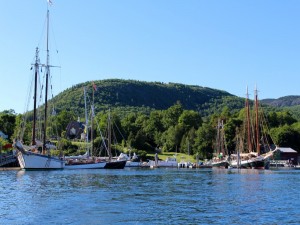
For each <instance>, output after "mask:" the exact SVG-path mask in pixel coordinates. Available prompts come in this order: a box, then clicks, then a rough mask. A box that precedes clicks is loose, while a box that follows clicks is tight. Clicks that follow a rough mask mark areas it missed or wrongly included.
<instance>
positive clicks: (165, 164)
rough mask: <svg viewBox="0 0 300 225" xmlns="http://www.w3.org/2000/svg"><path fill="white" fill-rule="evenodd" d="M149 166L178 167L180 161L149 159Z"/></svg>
mask: <svg viewBox="0 0 300 225" xmlns="http://www.w3.org/2000/svg"><path fill="white" fill-rule="evenodd" d="M149 166H150V168H154V167H178V163H177V162H176V161H158V162H156V161H154V160H150V161H149Z"/></svg>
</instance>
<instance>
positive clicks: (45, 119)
mask: <svg viewBox="0 0 300 225" xmlns="http://www.w3.org/2000/svg"><path fill="white" fill-rule="evenodd" d="M46 45H47V59H46V65H45V67H46V85H45V111H44V132H43V154H45V151H46V133H47V110H48V82H49V76H50V66H49V60H50V59H49V58H50V56H49V9H47V41H46ZM48 154H49V152H48Z"/></svg>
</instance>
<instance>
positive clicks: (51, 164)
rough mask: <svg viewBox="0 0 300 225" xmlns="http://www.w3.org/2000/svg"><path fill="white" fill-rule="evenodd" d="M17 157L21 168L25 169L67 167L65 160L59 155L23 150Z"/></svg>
mask: <svg viewBox="0 0 300 225" xmlns="http://www.w3.org/2000/svg"><path fill="white" fill-rule="evenodd" d="M17 157H18V161H19V164H20V167H21V169H25V170H49V169H63V168H64V167H65V162H64V161H63V160H61V159H59V158H57V157H52V156H47V155H41V154H37V153H33V152H21V151H19V152H18V154H17Z"/></svg>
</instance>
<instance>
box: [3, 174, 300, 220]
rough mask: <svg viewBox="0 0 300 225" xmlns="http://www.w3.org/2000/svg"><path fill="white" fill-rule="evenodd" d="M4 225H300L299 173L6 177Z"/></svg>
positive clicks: (4, 178) (4, 181) (17, 175)
mask: <svg viewBox="0 0 300 225" xmlns="http://www.w3.org/2000/svg"><path fill="white" fill-rule="evenodd" d="M0 190H1V191H0V197H1V201H0V221H1V224H300V170H281V171H280V170H276V171H275V170H265V171H263V170H241V171H238V170H217V169H213V170H211V169H163V168H160V169H124V170H59V171H14V170H12V171H0Z"/></svg>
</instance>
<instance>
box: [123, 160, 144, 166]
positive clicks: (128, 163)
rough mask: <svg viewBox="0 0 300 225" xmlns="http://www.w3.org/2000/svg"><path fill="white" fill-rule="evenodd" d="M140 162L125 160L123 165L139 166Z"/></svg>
mask: <svg viewBox="0 0 300 225" xmlns="http://www.w3.org/2000/svg"><path fill="white" fill-rule="evenodd" d="M140 166H142V164H141V163H140V162H132V161H126V165H125V167H140Z"/></svg>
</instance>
